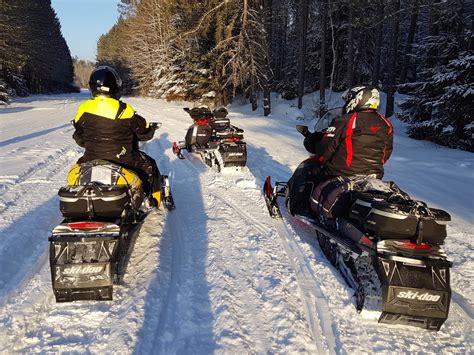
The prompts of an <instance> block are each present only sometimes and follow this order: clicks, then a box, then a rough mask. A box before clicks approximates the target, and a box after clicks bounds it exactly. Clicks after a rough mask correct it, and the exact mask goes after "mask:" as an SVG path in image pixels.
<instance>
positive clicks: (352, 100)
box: [342, 85, 380, 114]
mask: <svg viewBox="0 0 474 355" xmlns="http://www.w3.org/2000/svg"><path fill="white" fill-rule="evenodd" d="M342 99H343V100H344V102H345V103H344V107H343V108H342V113H343V114H344V113H350V112H356V111H361V110H377V109H378V108H379V105H380V91H379V89H377V88H376V87H375V86H369V85H357V86H354V87H352V88H350V89H349V90H347V91H346V92H345V93H344V94H342Z"/></svg>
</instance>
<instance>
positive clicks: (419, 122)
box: [401, 1, 474, 151]
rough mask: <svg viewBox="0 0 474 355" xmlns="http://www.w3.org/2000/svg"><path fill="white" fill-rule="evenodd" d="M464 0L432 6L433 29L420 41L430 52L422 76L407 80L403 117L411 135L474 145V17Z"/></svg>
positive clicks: (419, 48)
mask: <svg viewBox="0 0 474 355" xmlns="http://www.w3.org/2000/svg"><path fill="white" fill-rule="evenodd" d="M466 5H467V4H465V3H464V2H462V1H450V2H448V3H446V4H443V5H442V6H440V5H437V6H436V7H434V8H432V9H431V10H432V13H431V16H432V21H431V28H432V30H431V33H432V34H431V35H430V36H428V37H426V38H425V40H424V43H419V44H417V45H415V51H416V53H417V55H418V56H419V57H422V58H424V59H425V60H424V62H423V63H424V65H423V66H422V68H421V70H420V79H421V80H420V81H418V82H415V83H409V84H405V85H403V86H402V87H403V89H404V90H405V91H407V92H408V93H410V94H411V95H412V96H411V98H410V99H408V100H407V101H406V102H404V103H403V104H402V105H401V107H402V109H403V112H402V114H401V118H402V119H403V120H405V121H407V122H409V123H411V124H412V125H411V126H410V128H409V134H410V136H412V137H414V138H418V139H430V140H433V141H435V142H438V143H441V144H444V145H448V146H450V147H459V148H463V149H466V150H470V151H474V143H473V133H474V125H473V120H474V118H473V116H472V102H473V99H474V90H473V89H472V88H473V87H474V55H473V54H472V51H473V46H472V44H473V32H472V30H471V28H470V27H471V26H472V23H471V19H470V18H469V17H468V16H467V15H466V14H468V13H469V11H466Z"/></svg>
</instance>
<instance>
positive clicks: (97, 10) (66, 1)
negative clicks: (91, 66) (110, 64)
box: [51, 0, 119, 61]
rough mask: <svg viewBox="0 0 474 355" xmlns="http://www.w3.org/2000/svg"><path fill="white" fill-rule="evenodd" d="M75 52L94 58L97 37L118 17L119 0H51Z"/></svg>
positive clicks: (77, 54) (70, 45) (72, 51)
mask: <svg viewBox="0 0 474 355" xmlns="http://www.w3.org/2000/svg"><path fill="white" fill-rule="evenodd" d="M51 3H52V6H53V9H54V10H55V11H56V13H57V14H58V17H59V21H60V22H61V30H62V33H63V36H64V38H65V39H66V42H67V44H68V46H69V50H70V51H71V55H72V56H78V57H79V58H80V59H87V60H91V61H95V56H96V52H97V50H96V49H97V40H98V39H99V37H100V35H102V34H104V33H107V32H108V31H109V30H110V28H111V27H112V26H113V25H114V24H115V22H116V21H117V17H118V11H117V4H118V3H119V0H52V1H51Z"/></svg>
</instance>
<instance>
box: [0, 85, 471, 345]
mask: <svg viewBox="0 0 474 355" xmlns="http://www.w3.org/2000/svg"><path fill="white" fill-rule="evenodd" d="M87 98H88V93H87V92H82V93H80V94H71V95H56V96H31V97H28V98H22V99H16V100H15V101H14V102H13V103H12V104H11V105H9V106H7V107H2V108H0V127H1V132H0V211H1V219H0V233H1V236H0V238H1V239H0V240H1V241H0V262H1V268H0V352H2V353H3V352H22V353H33V352H42V353H46V352H80V353H116V352H119V353H137V354H141V353H167V354H168V353H172V354H173V353H202V354H208V353H213V352H216V353H296V352H298V353H375V352H383V353H393V352H394V353H408V352H409V353H415V352H421V353H472V351H473V349H472V344H473V336H472V325H473V315H474V311H473V303H474V293H473V287H472V280H473V279H474V262H473V260H474V258H473V254H472V251H473V243H472V241H471V240H470V238H471V237H472V234H473V232H472V231H473V227H474V222H473V220H474V219H473V217H474V205H473V201H474V189H472V183H473V181H474V155H473V154H472V153H468V152H463V151H459V150H453V149H448V148H444V147H441V146H438V145H435V144H432V143H429V142H424V141H416V140H413V139H410V138H408V137H407V136H406V135H405V133H404V125H403V124H402V123H401V122H399V121H397V120H396V119H393V120H392V122H393V123H394V126H395V132H396V136H395V149H394V153H393V156H392V158H391V159H390V161H389V162H388V164H387V167H386V176H385V179H386V180H394V181H396V182H397V183H398V185H399V186H400V187H402V189H404V190H405V191H407V192H409V193H410V194H412V195H413V196H414V197H416V198H418V199H421V200H424V201H426V202H428V203H429V204H430V205H431V206H434V207H440V208H443V209H445V210H447V211H448V212H449V213H450V214H451V215H452V222H451V224H450V225H449V227H448V234H449V237H448V239H447V242H446V245H445V249H446V251H447V253H448V255H449V258H450V260H452V261H453V264H454V266H453V268H452V273H451V286H452V291H453V296H452V302H451V309H450V314H449V318H448V320H447V321H446V322H445V324H444V325H443V327H442V328H441V330H440V331H439V332H429V331H425V330H421V329H417V328H410V327H402V326H395V327H394V326H388V325H384V324H379V323H377V313H376V312H375V311H363V312H362V313H361V314H358V313H357V312H356V309H355V306H354V299H353V297H352V291H351V289H350V288H348V287H347V286H346V284H345V283H344V280H343V279H342V277H340V276H339V275H338V273H337V271H336V270H335V269H334V268H333V267H332V266H331V264H330V263H329V262H328V261H327V260H326V259H325V257H324V256H323V254H322V253H321V251H320V249H319V247H318V245H317V242H316V241H315V238H314V234H313V232H312V231H311V230H309V229H308V228H307V227H305V226H303V225H301V224H298V223H287V224H286V225H284V227H283V225H279V224H277V223H275V221H274V220H272V219H271V218H270V217H269V215H268V213H267V210H266V207H265V203H264V200H263V197H262V195H261V192H260V191H261V186H262V184H263V181H264V178H265V177H266V176H267V175H272V177H273V180H277V181H286V180H287V179H288V178H289V177H290V176H291V173H292V171H293V170H294V169H295V168H296V166H297V165H298V164H299V162H300V161H302V160H303V159H304V158H305V157H306V156H307V153H306V152H305V150H304V147H303V145H302V136H301V135H300V134H299V133H298V132H296V130H295V129H294V126H295V124H304V123H306V124H309V125H314V121H311V117H312V110H311V108H312V106H313V104H314V103H315V102H317V94H315V95H308V96H306V97H305V106H304V107H303V110H302V111H300V110H298V109H296V108H295V107H294V106H291V105H292V104H293V105H294V102H288V101H284V100H280V99H278V98H277V97H274V98H273V101H272V105H273V113H272V115H271V116H270V117H263V115H262V110H261V108H260V109H259V110H258V111H256V112H252V111H251V109H250V106H249V105H243V106H242V105H238V104H234V105H232V106H231V107H230V108H229V111H230V115H229V118H230V119H231V121H232V123H233V124H235V125H237V126H239V127H241V128H243V129H244V130H245V140H246V142H247V144H248V170H246V171H243V172H241V173H234V174H218V173H216V172H215V171H212V170H210V169H209V168H208V167H206V166H205V165H204V164H203V163H202V162H201V161H200V160H199V158H198V157H197V156H193V155H187V158H188V159H186V160H178V159H177V158H176V157H175V156H174V155H173V153H172V151H171V146H172V142H173V141H177V140H182V139H183V138H184V135H185V131H186V128H187V127H188V126H189V124H190V123H191V120H190V119H189V116H188V115H187V114H186V113H185V112H184V111H183V110H182V108H183V107H184V106H186V104H184V103H169V102H165V101H161V100H153V99H145V98H130V99H126V101H128V102H129V103H131V104H132V105H133V107H134V108H135V109H136V110H137V111H138V113H140V114H141V115H143V116H144V117H146V118H147V119H148V120H149V121H159V122H162V123H163V126H162V127H161V129H160V130H159V131H157V133H156V135H155V139H154V140H152V141H150V142H148V143H146V144H144V145H143V149H144V150H145V151H147V152H148V153H149V154H150V155H151V156H153V157H154V158H155V159H156V160H157V162H158V165H159V167H160V169H161V171H162V172H163V173H166V174H168V175H169V176H170V179H171V184H172V190H173V194H174V198H175V202H176V206H177V208H176V210H174V211H172V212H164V211H163V210H158V211H155V212H153V213H152V214H150V215H149V216H148V217H147V220H146V221H145V223H144V226H143V228H142V230H141V233H140V235H139V237H138V239H137V242H136V244H135V248H134V251H133V254H132V257H131V260H130V263H129V266H128V270H127V274H126V276H125V283H124V285H120V286H115V287H114V300H113V301H110V302H74V303H61V304H59V303H56V302H55V299H54V296H53V293H52V289H51V276H50V269H49V260H48V236H49V235H50V232H51V230H52V229H53V227H54V226H55V225H56V224H58V223H59V222H60V221H61V215H60V212H59V210H58V197H57V190H58V189H59V187H60V186H62V185H63V184H64V183H65V179H66V174H67V171H68V169H69V167H70V166H72V165H73V164H74V163H75V161H76V160H77V159H78V158H79V157H80V155H81V152H82V149H81V148H79V147H78V146H76V144H75V142H74V140H73V139H72V133H73V127H72V126H71V125H70V122H69V121H70V120H72V119H73V118H74V115H75V111H76V109H77V106H78V104H79V103H80V102H81V101H83V100H85V99H87ZM331 99H332V100H331V105H332V106H336V105H337V104H340V101H338V100H339V97H338V96H337V95H336V94H334V95H333V96H332V98H331ZM398 100H403V97H398ZM293 222H294V221H293Z"/></svg>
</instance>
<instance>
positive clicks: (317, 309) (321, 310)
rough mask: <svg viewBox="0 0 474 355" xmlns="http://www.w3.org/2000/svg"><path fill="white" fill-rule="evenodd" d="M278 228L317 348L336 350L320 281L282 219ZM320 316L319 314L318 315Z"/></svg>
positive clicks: (255, 223)
mask: <svg viewBox="0 0 474 355" xmlns="http://www.w3.org/2000/svg"><path fill="white" fill-rule="evenodd" d="M210 194H211V195H212V196H214V197H215V198H217V199H219V200H220V201H222V202H223V203H225V204H227V205H228V206H229V207H231V208H232V209H234V210H235V211H236V212H237V213H238V214H240V215H241V216H242V217H243V218H245V219H246V220H248V221H250V222H252V223H253V226H254V227H255V228H256V229H257V230H259V231H260V232H261V233H268V232H270V233H271V232H274V231H273V230H272V229H270V228H268V227H267V226H265V225H264V224H262V223H260V222H259V221H258V220H256V219H255V218H254V217H252V216H251V215H250V214H248V213H247V212H245V211H244V210H242V208H240V207H239V206H237V205H235V204H234V203H233V202H231V201H228V200H227V199H225V198H223V197H222V196H219V195H217V194H215V193H212V192H211V193H210ZM275 229H276V234H278V236H279V237H280V241H281V244H282V246H283V248H284V250H285V252H286V255H287V257H288V260H289V262H290V264H291V266H292V268H293V269H294V271H295V273H296V278H297V282H298V286H299V288H300V295H301V298H302V302H303V305H304V308H305V309H304V311H305V314H306V319H307V321H308V326H309V329H310V331H311V334H312V336H313V340H314V342H315V344H316V347H317V349H318V353H320V354H323V353H328V352H329V353H335V352H336V349H337V348H336V337H335V334H334V331H333V328H332V321H331V317H330V311H329V305H328V303H327V300H326V298H325V296H324V294H323V292H322V290H321V286H320V284H319V282H318V281H317V279H316V278H315V277H314V275H313V273H312V271H311V269H310V268H309V266H308V264H309V262H308V261H307V256H306V255H304V253H303V251H302V250H301V248H300V247H299V246H298V244H297V243H296V242H295V241H294V240H293V237H292V236H291V235H290V232H289V231H288V227H287V226H286V225H285V224H284V223H283V222H281V223H280V222H277V225H275ZM317 315H319V317H318V316H317Z"/></svg>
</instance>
